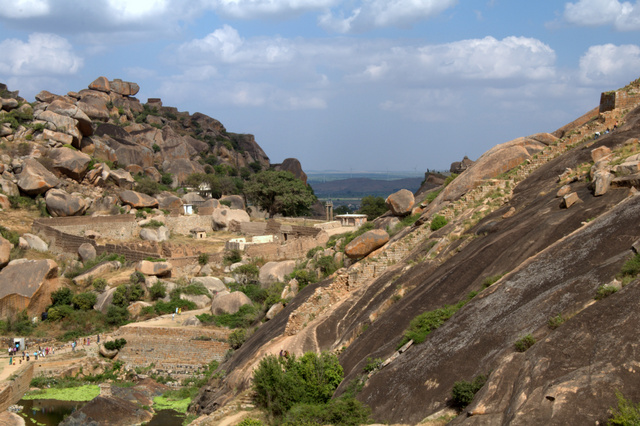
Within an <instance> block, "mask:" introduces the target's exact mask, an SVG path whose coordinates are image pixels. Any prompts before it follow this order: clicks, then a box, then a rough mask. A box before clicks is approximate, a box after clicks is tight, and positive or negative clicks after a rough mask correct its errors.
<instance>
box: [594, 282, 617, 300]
mask: <svg viewBox="0 0 640 426" xmlns="http://www.w3.org/2000/svg"><path fill="white" fill-rule="evenodd" d="M617 291H618V287H614V286H612V285H606V284H603V285H601V286H600V287H598V290H596V295H595V297H594V299H596V300H600V299H604V298H605V297H608V296H611V295H612V294H613V293H615V292H617Z"/></svg>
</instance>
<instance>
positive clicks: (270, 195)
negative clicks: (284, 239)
mask: <svg viewBox="0 0 640 426" xmlns="http://www.w3.org/2000/svg"><path fill="white" fill-rule="evenodd" d="M244 193H245V195H246V196H247V198H248V199H249V200H250V201H251V202H253V203H254V204H256V205H257V206H259V207H260V208H261V209H263V210H266V211H267V212H268V213H269V216H273V215H274V214H277V213H281V214H282V215H284V216H301V215H304V214H307V213H308V212H309V208H310V207H311V205H312V204H313V203H314V202H315V201H316V196H315V195H314V194H313V190H312V189H311V188H310V187H309V186H307V185H305V184H304V182H302V181H301V180H299V179H297V178H296V177H295V176H294V175H293V174H292V173H290V172H286V171H275V170H265V171H261V172H258V173H256V174H254V175H253V176H251V179H249V181H248V182H247V183H246V184H245V186H244Z"/></svg>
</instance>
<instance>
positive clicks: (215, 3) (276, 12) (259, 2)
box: [208, 0, 337, 19]
mask: <svg viewBox="0 0 640 426" xmlns="http://www.w3.org/2000/svg"><path fill="white" fill-rule="evenodd" d="M208 3H209V7H211V8H213V9H214V10H216V11H217V12H219V13H220V14H222V15H225V16H230V17H233V18H240V19H256V18H263V17H286V16H290V15H297V14H300V13H303V12H307V11H311V10H323V9H326V8H327V7H330V6H332V5H334V4H336V3H337V0H212V1H209V2H208Z"/></svg>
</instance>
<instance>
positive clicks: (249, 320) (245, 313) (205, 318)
mask: <svg viewBox="0 0 640 426" xmlns="http://www.w3.org/2000/svg"><path fill="white" fill-rule="evenodd" d="M259 315H260V312H259V311H258V309H257V308H256V307H255V306H253V305H242V306H240V309H239V310H238V312H236V313H235V314H227V313H225V314H221V315H211V314H201V315H196V317H197V318H198V319H199V320H200V321H201V322H202V323H203V324H215V325H217V326H218V327H229V328H240V327H242V328H247V327H249V326H250V325H251V324H253V322H254V321H256V320H257V319H258V317H259Z"/></svg>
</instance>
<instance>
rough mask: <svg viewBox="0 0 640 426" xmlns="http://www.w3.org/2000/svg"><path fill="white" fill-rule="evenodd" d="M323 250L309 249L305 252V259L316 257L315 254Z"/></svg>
mask: <svg viewBox="0 0 640 426" xmlns="http://www.w3.org/2000/svg"><path fill="white" fill-rule="evenodd" d="M323 250H324V247H322V246H317V247H314V248H312V249H309V251H308V252H307V259H311V258H312V257H313V256H315V255H316V253H317V252H319V251H323Z"/></svg>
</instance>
